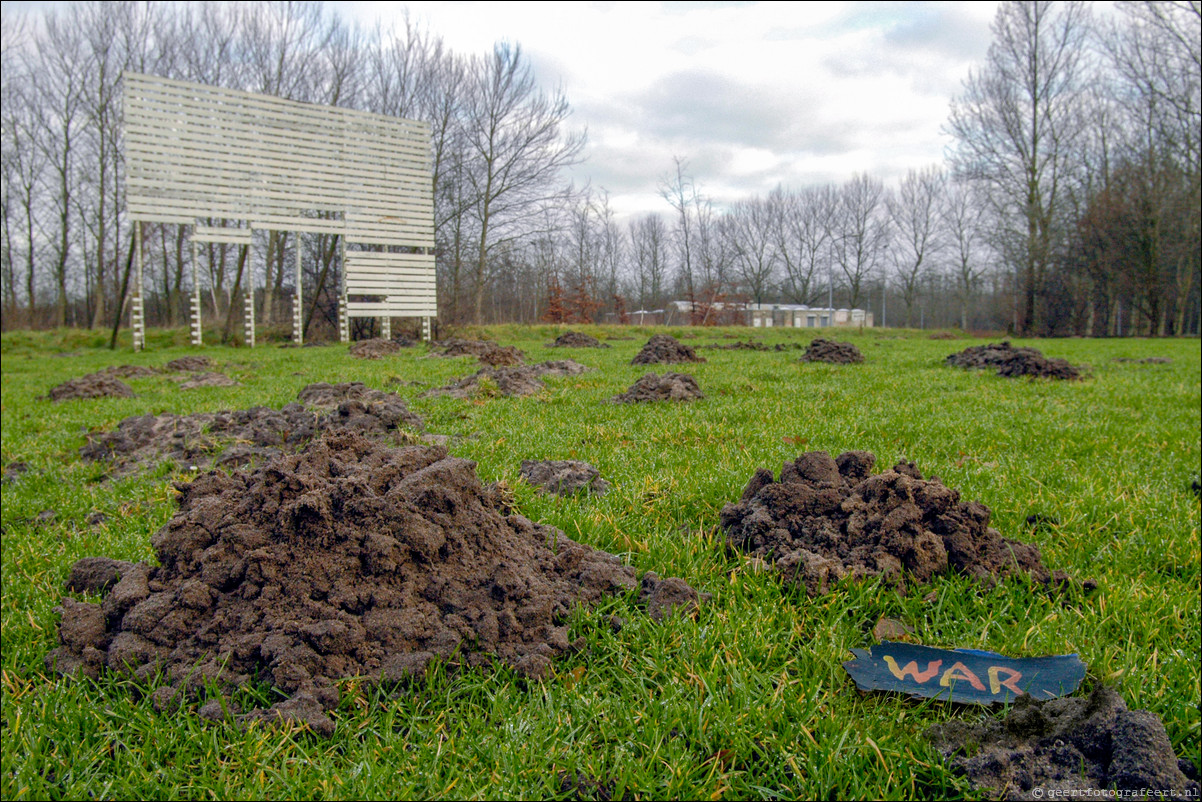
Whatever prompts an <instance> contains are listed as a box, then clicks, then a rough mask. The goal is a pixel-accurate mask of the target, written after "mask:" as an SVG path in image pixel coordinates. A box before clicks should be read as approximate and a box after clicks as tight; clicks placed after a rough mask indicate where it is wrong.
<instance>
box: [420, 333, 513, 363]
mask: <svg viewBox="0 0 1202 802" xmlns="http://www.w3.org/2000/svg"><path fill="white" fill-rule="evenodd" d="M435 346H436V347H437V348H438V349H440V350H437V351H432V352H431V355H432V356H446V357H452V356H474V357H476V358H477V359H478V360H480V364H481V365H491V366H492V367H499V366H504V365H520V364H522V362H524V361H525V359H526V354H525V353H523V352H522V351H519V350H518V349H517V348H516V347H515V346H512V345H497V344H496V343H494V342H489V341H488V340H459V339H453V340H443V341H442V342H439V343H435Z"/></svg>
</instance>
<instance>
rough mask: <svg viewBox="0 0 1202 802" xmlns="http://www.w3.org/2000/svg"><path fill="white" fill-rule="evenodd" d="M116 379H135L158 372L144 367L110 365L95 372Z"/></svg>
mask: <svg viewBox="0 0 1202 802" xmlns="http://www.w3.org/2000/svg"><path fill="white" fill-rule="evenodd" d="M97 373H103V374H104V375H106V376H112V377H114V378H117V379H136V378H140V377H142V376H155V375H157V374H158V371H157V370H155V369H154V368H148V367H146V366H144V365H110V366H108V367H107V368H105V369H104V370H100V371H97Z"/></svg>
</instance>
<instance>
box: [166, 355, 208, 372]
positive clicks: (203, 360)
mask: <svg viewBox="0 0 1202 802" xmlns="http://www.w3.org/2000/svg"><path fill="white" fill-rule="evenodd" d="M211 367H213V360H211V359H209V358H208V357H207V356H181V357H180V358H179V359H173V360H171V361H170V362H168V363H167V365H166V367H165V369H166V370H175V371H179V372H180V373H201V372H203V371H206V370H208V369H209V368H211Z"/></svg>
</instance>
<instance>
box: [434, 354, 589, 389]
mask: <svg viewBox="0 0 1202 802" xmlns="http://www.w3.org/2000/svg"><path fill="white" fill-rule="evenodd" d="M586 370H588V368H586V367H585V366H584V365H581V364H580V363H579V362H574V361H573V360H571V359H556V360H551V361H549V362H540V363H538V364H537V365H514V366H509V367H485V368H480V370H478V371H476V372H475V373H473V374H472V375H471V376H467V377H465V378H462V379H457V380H456V381H453V382H451V383H450V384H448V385H446V386H445V387H439V388H436V389H434V390H427V391H426V392H425V393H423V395H427V396H440V395H446V396H450V397H451V398H474V397H476V396H477V395H480V394H481V393H485V392H488V390H486V389H485V388H486V387H488V386H489V385H490V384H491V385H492V386H493V387H496V393H497V394H498V395H504V396H512V395H516V396H523V395H535V394H536V393H540V392H542V391H543V390H545V389H546V387H547V385H546V383H545V382H544V381H543V376H577V375H579V374H581V373H584V372H585V371H586Z"/></svg>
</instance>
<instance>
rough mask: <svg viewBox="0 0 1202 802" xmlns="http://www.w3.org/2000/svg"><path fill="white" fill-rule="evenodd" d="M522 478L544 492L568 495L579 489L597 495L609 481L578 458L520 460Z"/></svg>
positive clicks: (602, 492)
mask: <svg viewBox="0 0 1202 802" xmlns="http://www.w3.org/2000/svg"><path fill="white" fill-rule="evenodd" d="M521 476H522V479H523V480H524V481H525V482H526V483H527V484H532V485H535V486H537V487H539V488H541V489H542V490H543V492H545V493H555V494H557V495H560V496H570V495H572V494H573V493H576V492H578V491H580V490H583V491H585V492H586V493H593V494H596V495H598V496H603V495H605V491H607V490H609V482H607V481H605V480H604V479H602V478H601V472H600V471H598V470H597V469H596V468H594V467H593V466H592V465H589V464H588V463H587V462H580V461H578V460H555V459H546V460H539V461H537V462H536V461H535V460H529V459H524V460H522V468H521Z"/></svg>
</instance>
